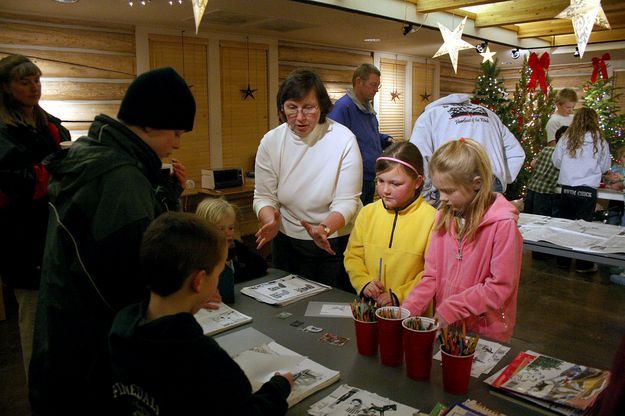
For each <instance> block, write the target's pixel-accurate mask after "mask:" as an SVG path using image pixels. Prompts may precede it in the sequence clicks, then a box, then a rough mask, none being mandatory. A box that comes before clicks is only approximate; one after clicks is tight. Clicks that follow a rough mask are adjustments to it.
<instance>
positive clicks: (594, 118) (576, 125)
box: [564, 107, 603, 158]
mask: <svg viewBox="0 0 625 416" xmlns="http://www.w3.org/2000/svg"><path fill="white" fill-rule="evenodd" d="M587 132H590V135H591V136H592V150H593V155H596V154H597V152H598V151H599V144H600V143H601V142H602V141H603V138H602V136H601V130H600V129H599V116H598V115H597V112H596V111H595V110H593V109H592V108H588V107H583V108H580V109H579V110H578V111H577V113H575V117H573V121H572V122H571V125H570V126H569V128H568V129H567V130H566V133H564V137H566V138H567V139H568V142H567V144H566V150H567V151H568V152H569V156H571V157H572V158H574V157H575V155H576V154H577V149H580V148H581V147H582V146H583V145H584V136H586V133H587ZM602 146H603V144H602Z"/></svg>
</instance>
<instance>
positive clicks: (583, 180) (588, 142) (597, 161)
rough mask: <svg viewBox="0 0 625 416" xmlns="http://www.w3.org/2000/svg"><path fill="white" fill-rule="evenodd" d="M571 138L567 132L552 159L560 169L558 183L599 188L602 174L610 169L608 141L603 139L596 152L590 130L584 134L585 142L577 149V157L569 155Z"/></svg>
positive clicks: (557, 145)
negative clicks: (568, 148) (568, 145)
mask: <svg viewBox="0 0 625 416" xmlns="http://www.w3.org/2000/svg"><path fill="white" fill-rule="evenodd" d="M568 142H569V138H568V137H567V135H566V133H565V134H564V136H562V138H561V139H560V140H559V141H558V144H556V149H555V150H554V151H553V155H552V156H551V160H552V161H553V164H554V166H555V167H556V168H558V169H560V176H559V177H558V183H559V184H560V185H567V186H589V187H591V188H598V187H599V184H600V183H601V175H602V174H603V173H604V172H606V171H607V170H608V169H610V147H609V145H608V142H606V141H605V140H601V143H599V145H598V146H597V154H595V153H594V150H593V144H592V136H591V134H590V132H588V133H586V135H585V136H584V144H583V145H582V147H581V149H577V151H576V152H575V157H571V155H569V151H568V150H567V149H566V146H567V144H568Z"/></svg>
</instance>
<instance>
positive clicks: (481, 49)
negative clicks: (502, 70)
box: [475, 40, 488, 53]
mask: <svg viewBox="0 0 625 416" xmlns="http://www.w3.org/2000/svg"><path fill="white" fill-rule="evenodd" d="M487 47H488V41H487V40H485V41H484V42H482V43H480V44H478V45H476V46H475V50H476V51H477V53H484V52H485V51H486V48H487Z"/></svg>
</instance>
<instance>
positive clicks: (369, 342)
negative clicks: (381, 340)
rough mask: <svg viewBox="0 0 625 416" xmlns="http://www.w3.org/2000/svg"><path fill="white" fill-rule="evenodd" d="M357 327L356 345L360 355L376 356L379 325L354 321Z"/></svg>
mask: <svg viewBox="0 0 625 416" xmlns="http://www.w3.org/2000/svg"><path fill="white" fill-rule="evenodd" d="M354 325H355V326H356V345H357V346H358V354H361V355H368V356H371V355H376V354H377V353H378V323H377V322H376V321H373V322H365V321H359V320H358V319H354Z"/></svg>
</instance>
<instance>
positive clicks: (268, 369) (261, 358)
mask: <svg viewBox="0 0 625 416" xmlns="http://www.w3.org/2000/svg"><path fill="white" fill-rule="evenodd" d="M304 358H305V357H303V356H301V355H299V356H293V355H291V356H287V355H273V354H266V353H262V352H256V351H251V350H248V351H243V352H242V353H241V354H239V355H237V356H236V357H235V358H234V361H236V362H237V364H239V366H240V367H241V369H242V370H243V372H244V373H245V375H246V376H247V378H249V379H250V383H252V391H256V390H258V389H259V388H260V387H261V386H262V385H263V384H264V383H266V382H267V381H269V379H271V377H273V376H274V374H275V373H276V372H279V373H286V372H288V371H292V370H293V368H294V367H297V365H298V364H299V363H301V362H302V361H303V360H304Z"/></svg>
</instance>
